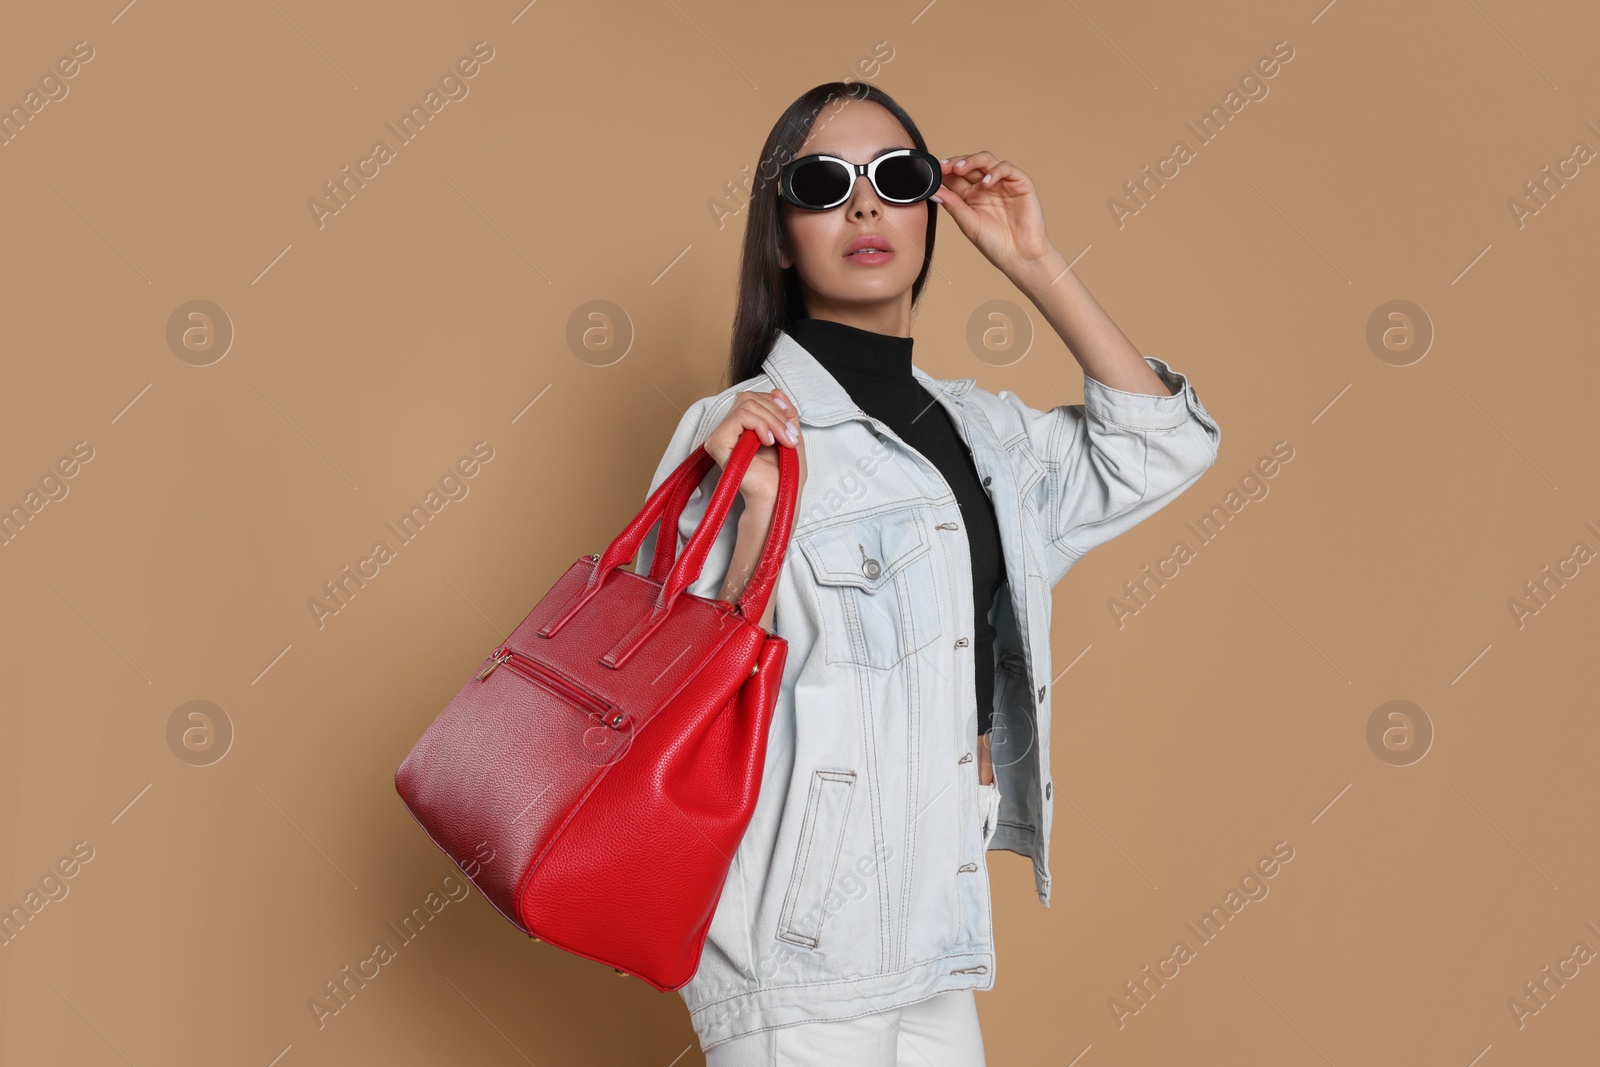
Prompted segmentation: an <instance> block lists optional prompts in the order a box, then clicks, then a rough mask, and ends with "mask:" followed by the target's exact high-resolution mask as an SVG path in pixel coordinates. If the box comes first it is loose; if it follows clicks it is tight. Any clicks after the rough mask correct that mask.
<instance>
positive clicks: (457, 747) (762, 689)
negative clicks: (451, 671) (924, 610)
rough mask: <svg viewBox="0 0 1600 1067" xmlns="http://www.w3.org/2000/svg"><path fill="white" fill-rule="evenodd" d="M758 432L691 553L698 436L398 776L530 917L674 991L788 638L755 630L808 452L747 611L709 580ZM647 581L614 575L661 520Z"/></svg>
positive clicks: (759, 744) (426, 814) (570, 942)
mask: <svg viewBox="0 0 1600 1067" xmlns="http://www.w3.org/2000/svg"><path fill="white" fill-rule="evenodd" d="M759 447H760V441H759V439H758V438H757V437H756V435H755V432H754V431H751V430H746V431H745V432H744V434H743V435H742V436H741V437H740V438H739V443H738V445H737V446H735V448H734V450H733V453H732V455H731V456H729V458H728V462H727V464H726V466H725V468H724V470H723V473H722V477H721V478H720V479H719V480H718V482H717V487H716V491H715V492H714V493H713V494H712V497H711V500H710V503H709V504H708V505H707V507H706V512H705V517H704V519H703V520H702V521H701V523H700V525H699V527H698V528H697V529H696V530H695V533H694V536H692V537H691V538H690V539H689V540H688V542H687V544H686V545H685V547H684V551H683V557H682V558H681V559H677V558H675V557H676V556H677V547H678V538H677V529H678V520H679V518H680V517H681V515H682V512H683V508H684V506H685V505H686V504H687V503H688V500H689V497H690V496H691V494H692V493H693V492H694V490H695V488H696V487H697V486H698V485H699V484H700V482H701V479H703V478H704V477H705V475H706V474H707V473H708V472H709V471H710V470H711V468H712V466H713V465H714V460H713V459H712V458H711V456H710V455H709V454H707V453H706V451H705V449H704V448H703V447H702V448H700V449H697V450H696V451H695V454H694V455H692V456H690V457H689V458H688V459H687V460H685V461H684V462H683V464H682V465H680V466H679V467H678V469H677V470H676V471H674V472H673V473H672V475H671V476H670V477H668V478H667V479H666V480H665V481H664V482H662V483H661V485H660V487H658V488H657V489H656V491H655V492H654V493H652V494H651V495H650V499H649V500H647V501H646V502H645V505H644V508H643V509H642V510H641V511H640V512H639V514H638V515H636V516H635V517H634V519H633V521H632V522H630V523H629V524H628V525H627V527H626V528H625V529H624V530H623V531H622V533H620V534H618V535H617V538H616V540H614V541H612V542H611V546H610V547H609V548H607V549H606V550H605V552H604V553H602V554H601V555H598V556H585V557H583V558H581V559H579V560H578V562H576V563H574V564H573V565H572V566H571V567H570V568H569V569H568V570H567V572H566V574H564V575H563V576H562V577H561V580H560V581H558V582H556V584H555V586H554V587H553V588H552V589H551V590H550V591H549V592H548V593H547V594H545V596H544V598H543V599H542V600H540V601H539V604H538V606H537V607H535V608H534V609H533V610H532V611H531V612H529V613H528V616H527V618H525V619H523V620H522V623H521V624H520V625H519V626H518V627H517V628H516V629H515V630H514V631H512V633H511V635H510V636H509V637H507V638H506V639H505V640H504V641H503V642H501V643H500V645H499V646H497V647H496V648H495V649H494V651H493V652H491V653H490V654H489V657H488V658H487V659H486V660H485V661H484V663H483V665H482V667H481V669H479V670H478V671H476V672H475V673H474V674H473V675H472V677H470V678H469V679H467V681H466V683H465V684H464V685H462V686H461V688H460V690H459V691H458V692H457V693H456V695H455V697H454V698H452V699H451V701H450V703H449V704H448V705H447V706H446V707H445V709H444V711H443V712H441V713H440V715H439V717H438V718H437V719H435V720H434V722H433V724H432V725H430V726H429V727H428V729H427V730H426V732H424V733H423V735H422V738H421V739H420V740H419V741H418V742H417V743H416V746H415V747H414V748H412V750H411V752H410V753H409V754H408V755H407V756H406V758H405V760H404V762H402V763H401V764H400V768H399V770H398V771H397V772H396V774H395V788H396V789H397V790H398V791H399V793H400V796H401V798H402V799H403V800H404V801H405V803H406V806H407V807H408V808H409V809H410V810H411V813H412V815H414V816H415V817H416V819H417V822H418V823H420V824H421V826H422V828H423V829H424V830H425V831H427V834H428V836H429V837H430V838H432V839H433V842H434V844H436V845H438V846H439V847H440V848H441V849H443V850H444V852H445V854H446V855H448V856H449V857H450V858H451V859H452V860H453V861H455V863H456V864H457V866H459V867H461V869H462V873H464V874H466V875H467V877H468V878H469V879H471V881H472V883H473V884H474V885H475V886H477V887H478V889H479V890H480V891H482V893H483V895H484V896H485V897H487V898H488V900H489V902H490V903H491V904H493V905H494V906H495V908H496V909H497V910H499V912H500V913H501V914H502V915H504V916H505V917H506V918H507V919H509V920H511V922H512V923H514V924H515V925H516V926H517V927H518V929H520V930H523V931H524V932H526V933H528V934H530V935H532V936H533V937H535V938H537V939H539V940H543V941H547V942H549V943H550V944H552V945H555V946H556V947H557V948H561V949H565V950H566V951H568V952H572V953H575V954H577V955H579V956H584V957H586V958H588V959H592V960H596V961H598V962H601V963H606V964H610V965H611V966H612V967H614V968H616V969H618V970H620V971H623V972H624V973H627V974H633V975H637V976H638V977H640V978H642V979H644V980H645V981H646V982H648V983H650V984H651V985H652V986H654V987H655V988H657V989H659V990H662V991H667V990H673V989H679V988H681V987H683V986H684V985H687V984H688V982H689V980H690V979H691V978H693V977H694V973H695V971H696V969H697V968H698V967H699V965H700V953H701V950H702V948H703V946H704V944H705V939H706V934H707V931H708V930H709V929H710V926H711V918H712V915H713V914H714V913H715V911H716V907H717V902H718V900H720V899H721V897H722V887H723V883H724V882H725V881H726V879H727V875H728V868H729V865H730V864H731V863H732V861H733V853H734V850H735V849H736V848H737V847H738V845H739V842H740V840H741V839H742V838H743V836H744V832H745V829H746V828H747V827H748V826H749V823H750V818H751V815H752V814H753V812H754V810H755V803H756V796H757V794H758V793H759V791H760V787H761V772H762V767H763V766H764V763H765V757H766V749H767V730H768V727H769V725H770V724H771V721H772V712H773V708H774V706H775V704H776V702H777V698H778V689H779V685H780V683H781V681H782V677H783V666H784V658H785V655H786V654H787V652H788V644H787V643H786V642H785V641H784V640H783V639H782V638H780V637H775V636H773V635H771V634H769V633H767V632H766V631H765V630H763V629H762V628H761V626H760V619H761V616H762V613H763V612H764V611H765V609H766V604H767V599H768V597H769V596H770V595H771V593H772V589H773V586H774V585H775V584H776V583H777V579H778V573H779V569H780V568H781V567H782V564H783V557H784V552H785V550H786V549H787V547H788V541H789V527H790V524H791V523H792V521H793V518H794V509H795V497H796V493H797V483H798V480H799V462H798V460H797V458H796V455H795V452H794V450H793V449H792V448H787V447H779V448H778V461H779V462H778V472H779V476H778V498H777V506H776V509H775V510H774V512H773V517H772V525H771V527H770V528H769V532H768V534H767V542H766V545H765V547H764V548H763V550H762V553H761V557H760V560H759V562H758V563H757V565H756V568H755V572H754V574H753V575H752V576H751V579H750V582H749V584H748V585H747V586H746V587H745V590H744V593H743V595H742V596H741V597H740V598H739V603H738V605H737V606H735V605H732V604H729V603H727V602H726V601H723V600H709V599H706V598H704V597H700V596H696V595H694V594H692V593H689V592H687V591H686V590H687V589H688V587H689V586H690V584H691V583H693V582H694V581H695V579H697V578H698V577H699V576H700V570H701V567H703V566H704V564H705V561H706V556H707V555H708V554H709V552H710V550H711V545H712V542H713V541H714V540H715V539H716V536H717V533H718V531H719V530H720V529H721V528H722V525H723V522H724V521H725V520H726V518H727V516H728V511H729V509H730V508H731V507H732V504H733V498H734V494H735V493H737V492H738V491H739V484H740V482H741V481H743V479H744V474H745V471H746V469H748V467H749V465H750V462H751V460H752V458H753V457H754V456H755V453H756V450H757V449H758V448H759ZM658 520H659V521H660V523H661V532H660V534H659V536H658V537H657V538H656V549H655V554H654V556H653V557H652V559H651V566H650V573H649V574H648V575H644V574H636V573H634V572H632V571H626V570H619V569H618V568H619V567H620V566H621V565H622V564H623V563H625V562H628V561H630V560H632V559H633V557H634V556H635V554H636V553H637V552H638V550H639V546H640V544H641V542H642V541H643V540H644V536H645V534H646V533H648V532H649V530H650V528H651V527H652V526H653V525H655V524H656V522H657V521H658Z"/></svg>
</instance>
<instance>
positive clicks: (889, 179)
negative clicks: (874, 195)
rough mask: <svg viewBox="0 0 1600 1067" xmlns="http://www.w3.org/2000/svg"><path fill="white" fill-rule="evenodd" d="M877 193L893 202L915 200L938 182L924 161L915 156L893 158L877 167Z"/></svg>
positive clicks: (933, 172)
mask: <svg viewBox="0 0 1600 1067" xmlns="http://www.w3.org/2000/svg"><path fill="white" fill-rule="evenodd" d="M877 178H878V193H879V195H880V196H883V197H887V198H889V199H893V200H915V199H917V197H919V196H924V195H926V194H927V193H928V191H929V189H930V188H932V186H933V184H934V183H935V182H937V181H938V176H937V174H936V173H935V171H934V170H933V168H932V167H930V166H928V163H927V161H926V160H923V159H919V158H918V157H916V156H895V157H894V158H893V159H886V160H884V161H883V162H882V163H880V164H879V165H878V170H877Z"/></svg>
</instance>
